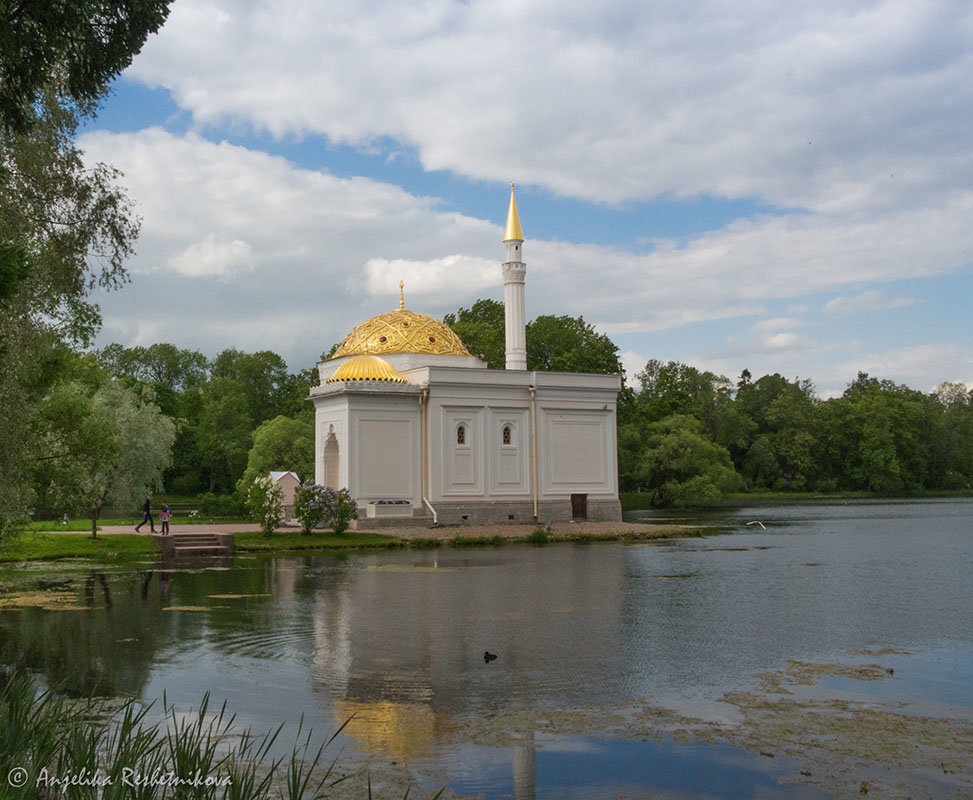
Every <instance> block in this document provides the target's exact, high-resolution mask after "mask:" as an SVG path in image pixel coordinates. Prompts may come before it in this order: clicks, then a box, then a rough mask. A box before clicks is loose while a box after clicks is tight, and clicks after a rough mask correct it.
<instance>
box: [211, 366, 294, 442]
mask: <svg viewBox="0 0 973 800" xmlns="http://www.w3.org/2000/svg"><path fill="white" fill-rule="evenodd" d="M211 372H212V376H213V378H225V379H230V380H233V381H236V382H237V383H238V384H239V385H240V386H242V387H243V389H244V393H245V395H246V398H247V406H248V411H249V414H250V417H251V418H252V420H253V422H254V423H255V424H257V425H259V424H260V423H261V422H263V421H264V420H268V419H272V418H273V417H276V416H277V414H278V413H279V409H280V406H281V405H282V404H285V405H286V402H287V400H288V399H289V394H290V393H291V392H292V391H293V387H292V386H291V383H290V380H289V376H288V373H287V363H286V362H285V361H284V359H283V358H281V357H280V356H279V355H277V353H274V352H271V351H270V350H261V351H260V352H257V353H243V352H241V351H239V350H236V349H234V348H230V349H228V350H224V351H223V352H222V353H220V354H219V355H218V356H217V357H216V358H215V359H213V364H212V369H211Z"/></svg>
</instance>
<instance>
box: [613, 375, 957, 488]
mask: <svg viewBox="0 0 973 800" xmlns="http://www.w3.org/2000/svg"><path fill="white" fill-rule="evenodd" d="M677 440H678V441H679V442H681V444H680V445H679V446H678V447H676V446H675V444H674V443H675V442H676V441H677ZM619 466H620V479H621V483H622V488H623V489H628V490H643V491H647V492H651V493H653V495H654V496H655V499H656V501H657V502H659V503H660V504H666V503H671V502H698V501H699V500H705V499H707V498H712V497H715V496H718V495H719V494H720V493H722V492H726V491H747V490H778V491H786V490H794V491H816V492H833V491H863V492H876V493H880V494H885V495H895V494H904V493H917V492H923V491H935V490H946V491H950V490H958V489H965V488H969V485H970V483H971V481H973V392H971V391H969V390H968V389H967V387H966V386H965V385H964V384H960V383H953V384H950V383H945V384H943V385H941V386H940V387H938V388H937V389H936V390H935V391H933V392H930V393H928V394H926V393H923V392H920V391H917V390H915V389H910V388H909V387H908V386H903V385H901V384H896V383H893V382H892V381H888V380H878V379H876V378H872V377H870V376H868V375H867V374H865V373H859V374H858V376H857V378H856V379H855V380H854V381H853V382H852V383H851V384H850V385H849V386H848V388H847V389H846V390H845V392H844V393H843V394H842V395H841V396H840V397H835V398H831V399H828V400H821V399H819V398H817V397H816V396H815V394H814V387H813V385H812V384H811V382H810V381H807V380H793V381H791V380H788V379H787V378H784V377H782V376H781V375H777V374H774V375H765V376H763V377H762V378H759V379H757V380H756V381H754V380H752V376H751V375H750V373H749V372H748V371H746V370H744V372H743V373H742V375H741V376H740V379H739V380H738V381H737V383H736V384H735V385H734V384H732V383H731V382H730V381H728V380H727V379H726V378H725V377H723V376H720V375H714V374H712V373H710V372H701V371H699V370H697V369H695V368H693V367H691V366H688V365H685V364H679V363H676V362H669V363H666V364H663V363H662V362H660V361H650V362H649V363H648V364H646V367H645V369H644V370H643V371H642V372H640V373H639V374H638V375H637V376H636V378H635V382H634V385H633V386H632V387H630V388H628V389H626V390H625V392H624V393H623V397H622V400H621V403H620V412H619ZM727 470H729V472H728V471H727Z"/></svg>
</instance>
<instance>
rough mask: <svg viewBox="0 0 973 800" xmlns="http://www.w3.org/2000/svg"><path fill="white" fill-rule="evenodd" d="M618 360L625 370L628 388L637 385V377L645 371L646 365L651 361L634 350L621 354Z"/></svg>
mask: <svg viewBox="0 0 973 800" xmlns="http://www.w3.org/2000/svg"><path fill="white" fill-rule="evenodd" d="M618 360H619V361H621V362H622V369H624V370H625V382H626V384H627V385H628V386H634V385H635V384H636V380H635V376H636V375H638V374H639V373H640V372H641V371H642V370H643V369H645V365H646V364H647V363H648V361H649V359H648V357H647V356H643V355H642V354H641V353H636V352H635V351H634V350H626V351H625V352H623V353H619V355H618Z"/></svg>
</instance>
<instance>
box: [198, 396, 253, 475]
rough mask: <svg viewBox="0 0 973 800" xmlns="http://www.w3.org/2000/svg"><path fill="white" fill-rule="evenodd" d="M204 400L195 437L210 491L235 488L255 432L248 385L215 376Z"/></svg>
mask: <svg viewBox="0 0 973 800" xmlns="http://www.w3.org/2000/svg"><path fill="white" fill-rule="evenodd" d="M201 399H202V408H201V410H200V413H199V424H198V425H197V426H196V428H195V439H196V446H197V449H198V454H199V463H200V465H201V467H202V468H203V471H204V475H205V479H206V481H207V487H208V488H207V491H210V492H213V491H232V490H233V486H234V484H235V483H236V481H237V477H238V476H239V475H241V474H242V473H243V470H244V469H245V468H246V464H247V454H248V453H249V451H250V434H251V432H252V431H253V420H252V418H251V417H250V404H249V402H248V397H247V391H246V388H245V387H243V386H242V385H241V384H240V383H239V382H238V381H234V380H232V379H230V378H214V379H213V380H211V381H210V382H209V383H208V384H206V386H205V388H204V389H203V392H202V398H201Z"/></svg>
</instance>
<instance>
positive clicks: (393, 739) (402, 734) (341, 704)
mask: <svg viewBox="0 0 973 800" xmlns="http://www.w3.org/2000/svg"><path fill="white" fill-rule="evenodd" d="M346 720H350V721H348V724H347V725H345V728H344V730H343V731H342V733H343V734H344V735H346V736H351V737H352V738H354V739H356V740H357V741H358V742H359V744H361V746H362V747H363V748H364V749H365V750H369V751H371V752H376V753H384V754H390V755H393V756H395V757H396V758H397V759H399V760H401V761H410V760H412V759H414V758H421V757H423V756H428V755H429V753H430V752H431V751H432V749H433V746H434V745H435V743H436V727H437V724H436V715H435V713H434V712H433V710H432V709H431V708H430V707H429V706H428V705H426V704H425V703H395V702H392V701H389V700H338V701H337V702H336V703H335V721H336V722H338V724H342V723H344V722H345V721H346Z"/></svg>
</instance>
